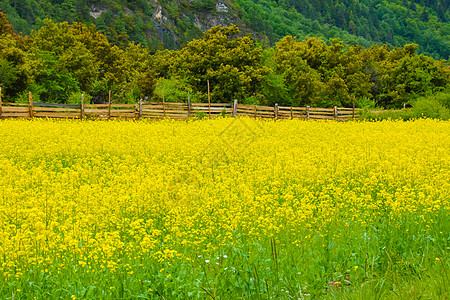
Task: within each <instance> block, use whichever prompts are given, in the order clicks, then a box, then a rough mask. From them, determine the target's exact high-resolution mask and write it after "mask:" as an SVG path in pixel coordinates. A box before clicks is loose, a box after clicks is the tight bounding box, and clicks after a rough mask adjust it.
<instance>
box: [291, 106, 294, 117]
mask: <svg viewBox="0 0 450 300" xmlns="http://www.w3.org/2000/svg"><path fill="white" fill-rule="evenodd" d="M293 118H294V109H293V108H292V106H291V120H292V119H293Z"/></svg>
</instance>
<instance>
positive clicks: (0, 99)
mask: <svg viewBox="0 0 450 300" xmlns="http://www.w3.org/2000/svg"><path fill="white" fill-rule="evenodd" d="M2 116H3V110H2V87H1V86H0V119H1V118H2Z"/></svg>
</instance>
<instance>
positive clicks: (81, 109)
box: [80, 94, 84, 120]
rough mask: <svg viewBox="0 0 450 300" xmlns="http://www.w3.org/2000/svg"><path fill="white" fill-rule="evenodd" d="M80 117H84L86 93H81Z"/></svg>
mask: <svg viewBox="0 0 450 300" xmlns="http://www.w3.org/2000/svg"><path fill="white" fill-rule="evenodd" d="M80 119H81V120H83V119H84V94H81V107H80Z"/></svg>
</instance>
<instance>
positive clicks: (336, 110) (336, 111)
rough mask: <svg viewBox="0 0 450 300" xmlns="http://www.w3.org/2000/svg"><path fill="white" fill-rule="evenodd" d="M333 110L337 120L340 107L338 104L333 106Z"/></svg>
mask: <svg viewBox="0 0 450 300" xmlns="http://www.w3.org/2000/svg"><path fill="white" fill-rule="evenodd" d="M333 112H334V119H335V120H336V121H337V119H338V107H337V106H336V105H335V106H334V107H333Z"/></svg>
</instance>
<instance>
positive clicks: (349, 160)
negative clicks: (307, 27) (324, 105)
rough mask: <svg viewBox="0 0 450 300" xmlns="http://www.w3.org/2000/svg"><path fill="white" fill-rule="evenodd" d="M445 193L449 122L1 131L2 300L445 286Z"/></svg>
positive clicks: (449, 169) (36, 125)
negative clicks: (410, 277) (393, 283)
mask: <svg viewBox="0 0 450 300" xmlns="http://www.w3.org/2000/svg"><path fill="white" fill-rule="evenodd" d="M449 179H450V122H448V121H446V122H445V121H438V120H429V119H428V120H427V119H425V120H415V121H408V122H403V121H382V122H367V123H365V122H345V123H344V122H335V121H331V122H320V121H319V122H315V121H311V122H310V121H301V120H288V121H273V120H270V121H264V120H253V119H248V118H238V119H232V118H220V119H214V120H191V121H171V120H164V121H157V122H149V121H137V122H134V121H132V122H124V121H55V120H2V121H0V282H4V284H0V286H1V287H0V298H2V297H11V295H12V294H15V295H16V297H19V296H20V295H22V296H23V297H24V298H28V299H31V298H33V297H37V298H39V299H41V298H42V299H44V298H47V296H49V295H51V297H62V298H70V297H72V298H77V297H78V298H83V297H84V298H86V297H87V298H97V297H99V298H100V297H106V298H108V299H109V298H111V297H113V298H115V297H124V298H130V297H133V296H136V295H141V296H144V297H150V298H152V297H160V296H161V297H162V296H164V297H165V298H166V299H173V298H185V297H200V298H201V297H209V296H211V297H212V296H214V297H217V296H222V298H228V296H229V297H231V298H234V297H237V296H236V295H239V296H242V295H243V297H248V298H254V295H257V294H258V295H262V294H264V293H267V295H274V296H277V295H278V297H280V295H285V293H293V292H294V291H295V293H296V295H297V296H298V295H302V296H305V295H311V294H312V295H314V293H315V294H316V295H322V296H323V295H326V294H327V293H329V287H327V286H328V285H330V282H332V285H337V283H339V284H340V285H341V284H342V285H345V284H344V279H346V280H347V281H348V282H357V281H361V282H364V281H367V280H368V278H377V276H381V275H383V274H386V272H388V271H389V270H393V269H395V268H398V270H403V271H405V270H407V269H408V268H412V267H411V266H414V268H416V269H417V270H419V271H417V272H422V271H423V270H425V269H427V270H429V269H430V268H431V267H430V266H435V267H436V268H441V266H440V265H441V264H442V266H446V267H447V271H448V269H450V267H449V261H448V252H449V249H450V248H449V240H450V234H449V231H448V230H449V223H450V222H449V219H448V217H449V214H448V212H449V209H450V201H449V199H450V182H449ZM424 258H425V259H424ZM421 268H422V269H421ZM424 268H425V269H424ZM408 270H409V269H408ZM421 270H422V271H421ZM399 272H400V271H399ZM405 272H407V271H405ZM411 272H412V271H411ZM377 274H378V275H377ZM380 274H381V275H380ZM408 274H410V273H408ZM411 274H412V273H411ZM350 278H351V279H350ZM294 282H295V284H292V283H294ZM290 286H292V287H290ZM46 293H47V294H46ZM277 293H278V294H277ZM283 293H284V294H283ZM208 295H209V296H208ZM227 295H228V296H227ZM49 297H50V296H49Z"/></svg>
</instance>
